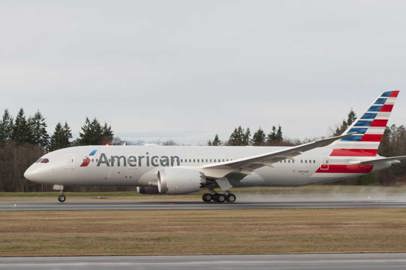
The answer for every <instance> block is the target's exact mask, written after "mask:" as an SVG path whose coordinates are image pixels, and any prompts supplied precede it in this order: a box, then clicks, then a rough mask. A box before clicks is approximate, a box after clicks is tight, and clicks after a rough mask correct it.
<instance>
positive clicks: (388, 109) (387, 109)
mask: <svg viewBox="0 0 406 270" xmlns="http://www.w3.org/2000/svg"><path fill="white" fill-rule="evenodd" d="M392 110H393V105H383V106H382V108H381V112H392Z"/></svg>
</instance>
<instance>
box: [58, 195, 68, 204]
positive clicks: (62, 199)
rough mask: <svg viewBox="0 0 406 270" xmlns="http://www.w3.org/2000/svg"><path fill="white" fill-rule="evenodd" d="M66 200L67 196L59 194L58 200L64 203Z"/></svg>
mask: <svg viewBox="0 0 406 270" xmlns="http://www.w3.org/2000/svg"><path fill="white" fill-rule="evenodd" d="M65 201H66V196H65V195H63V194H61V195H59V196H58V202H60V203H64V202H65Z"/></svg>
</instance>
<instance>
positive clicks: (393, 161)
mask: <svg viewBox="0 0 406 270" xmlns="http://www.w3.org/2000/svg"><path fill="white" fill-rule="evenodd" d="M403 160H406V156H397V157H388V158H380V159H373V160H367V161H362V162H359V163H358V164H368V165H379V164H381V163H391V164H397V163H400V162H401V161H403Z"/></svg>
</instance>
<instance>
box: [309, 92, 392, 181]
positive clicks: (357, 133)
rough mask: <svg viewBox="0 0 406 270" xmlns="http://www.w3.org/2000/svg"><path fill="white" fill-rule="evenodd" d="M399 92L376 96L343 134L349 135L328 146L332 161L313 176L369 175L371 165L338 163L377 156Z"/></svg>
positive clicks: (371, 168)
mask: <svg viewBox="0 0 406 270" xmlns="http://www.w3.org/2000/svg"><path fill="white" fill-rule="evenodd" d="M399 92H400V91H399V90H394V91H387V92H384V93H383V94H382V95H381V96H380V97H378V98H377V100H376V101H375V102H374V103H373V104H372V105H371V106H370V107H369V109H368V111H367V112H366V113H364V114H363V115H362V116H361V118H359V119H357V120H356V121H355V122H354V123H353V124H352V125H351V127H349V128H348V130H347V131H346V132H345V133H344V134H348V135H351V134H353V135H352V136H349V137H346V138H344V139H341V140H339V141H336V142H335V143H333V144H332V151H331V153H330V160H331V161H334V164H324V165H322V166H321V167H320V168H319V169H318V171H317V173H350V174H351V173H359V174H364V173H369V172H371V171H372V170H373V166H372V165H348V164H339V163H340V162H339V161H340V160H344V159H345V160H349V159H354V158H360V159H368V158H371V157H372V158H373V157H376V156H378V149H379V145H380V143H381V141H382V138H383V136H384V133H385V129H386V127H387V125H388V122H389V118H390V115H391V112H392V110H393V108H394V105H395V102H396V99H397V97H398V95H399ZM343 163H344V162H343Z"/></svg>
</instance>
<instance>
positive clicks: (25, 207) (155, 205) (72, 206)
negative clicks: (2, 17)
mask: <svg viewBox="0 0 406 270" xmlns="http://www.w3.org/2000/svg"><path fill="white" fill-rule="evenodd" d="M335 208H337V209H368V208H406V202H399V201H303V202H300V201H295V202H259V203H258V202H252V203H249V202H244V203H235V204H205V203H201V202H193V201H190V202H133V203H131V202H108V203H106V202H91V203H89V202H73V203H64V204H60V203H56V202H55V203H52V202H16V203H14V202H7V203H5V202H2V203H0V211H89V210H131V211H139V210H244V209H246V210H248V209H335Z"/></svg>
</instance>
